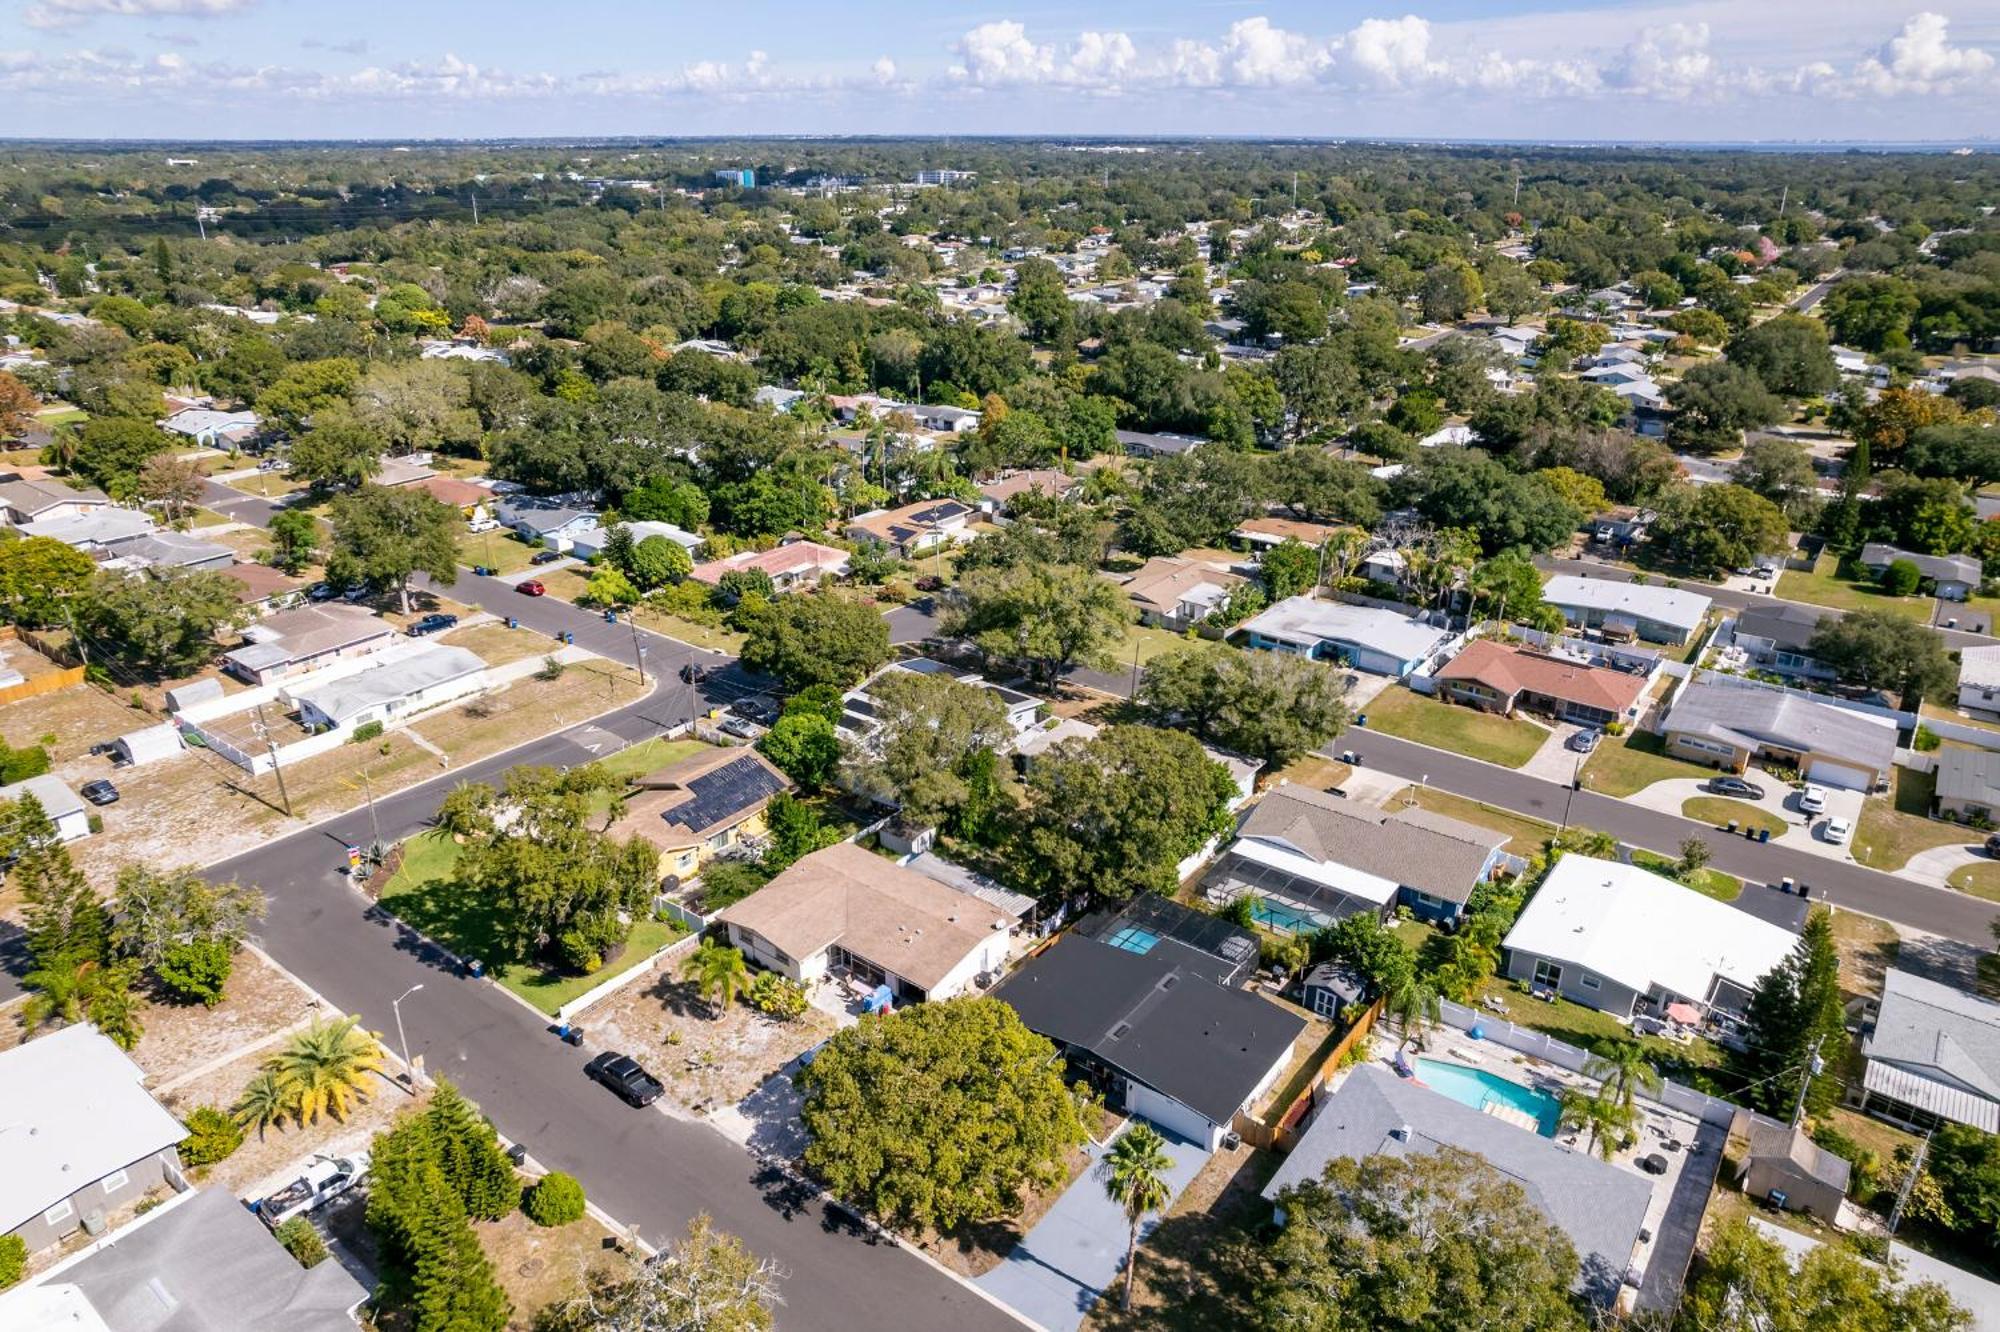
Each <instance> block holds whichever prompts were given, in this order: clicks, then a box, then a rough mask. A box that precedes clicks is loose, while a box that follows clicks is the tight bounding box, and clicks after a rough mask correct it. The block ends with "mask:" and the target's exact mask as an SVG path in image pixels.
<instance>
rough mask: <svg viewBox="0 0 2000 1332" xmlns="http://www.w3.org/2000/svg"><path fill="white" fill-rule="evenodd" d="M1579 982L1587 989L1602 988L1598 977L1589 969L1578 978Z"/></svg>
mask: <svg viewBox="0 0 2000 1332" xmlns="http://www.w3.org/2000/svg"><path fill="white" fill-rule="evenodd" d="M1577 983H1578V984H1579V985H1581V986H1583V988H1584V989H1586V990H1595V989H1598V988H1600V986H1599V984H1598V980H1597V977H1595V976H1593V975H1591V974H1590V973H1589V972H1587V971H1586V972H1584V973H1583V975H1582V976H1580V977H1578V978H1577Z"/></svg>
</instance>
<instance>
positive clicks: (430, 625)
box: [403, 613, 458, 638]
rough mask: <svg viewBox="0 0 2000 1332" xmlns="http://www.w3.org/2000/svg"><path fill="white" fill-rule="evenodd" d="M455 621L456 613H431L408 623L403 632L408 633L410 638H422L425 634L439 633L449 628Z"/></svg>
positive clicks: (456, 621) (456, 620) (456, 618)
mask: <svg viewBox="0 0 2000 1332" xmlns="http://www.w3.org/2000/svg"><path fill="white" fill-rule="evenodd" d="M457 623H458V617H457V616H456V615H441V614H437V613H432V614H430V615H426V616H424V617H423V618H422V619H420V620H416V621H414V622H413V623H412V624H411V625H410V627H409V628H408V629H405V630H404V631H403V632H404V633H406V634H408V635H409V636H410V637H411V638H422V637H423V636H424V635H425V634H435V633H441V632H443V631H444V630H446V629H449V628H451V627H452V626H453V625H455V624H457Z"/></svg>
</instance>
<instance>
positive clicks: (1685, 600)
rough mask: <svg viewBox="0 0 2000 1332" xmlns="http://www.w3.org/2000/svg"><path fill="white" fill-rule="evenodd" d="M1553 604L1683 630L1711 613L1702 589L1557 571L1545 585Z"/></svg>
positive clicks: (1544, 595) (1545, 596)
mask: <svg viewBox="0 0 2000 1332" xmlns="http://www.w3.org/2000/svg"><path fill="white" fill-rule="evenodd" d="M1542 600H1543V601H1546V602H1548V603H1549V604H1550V605H1551V606H1575V607H1578V608H1580V609H1584V610H1599V611H1604V612H1605V613H1606V614H1610V615H1630V616H1634V617H1636V618H1639V619H1645V620H1654V621H1657V622H1659V623H1660V624H1671V625H1674V626H1676V627H1678V628H1682V629H1693V628H1694V627H1695V626H1697V625H1699V624H1700V623H1701V618H1702V616H1704V615H1706V614H1708V608H1709V604H1710V602H1709V599H1708V598H1707V597H1705V596H1702V595H1701V594H1700V593H1699V592H1685V591H1682V590H1681V589H1679V588H1675V587H1657V586H1655V585H1653V584H1651V583H1621V582H1618V581H1617V580H1615V579H1611V578H1579V577H1577V576H1576V575H1575V574H1557V575H1556V576H1555V577H1554V578H1551V579H1549V581H1548V582H1547V583H1546V584H1544V585H1543V587H1542Z"/></svg>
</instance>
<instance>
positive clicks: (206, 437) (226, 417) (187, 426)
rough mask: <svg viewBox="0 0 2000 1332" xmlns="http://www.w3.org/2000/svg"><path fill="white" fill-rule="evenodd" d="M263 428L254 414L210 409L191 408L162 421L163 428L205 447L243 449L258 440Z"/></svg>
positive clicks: (226, 449)
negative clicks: (258, 433) (252, 441)
mask: <svg viewBox="0 0 2000 1332" xmlns="http://www.w3.org/2000/svg"><path fill="white" fill-rule="evenodd" d="M263 427H264V421H263V418H262V417H260V416H258V415H257V413H255V412H218V411H216V410H214V409H213V408H208V407H188V408H184V409H182V410H181V411H178V412H175V413H174V414H173V415H172V416H169V417H168V418H167V419H166V420H164V421H162V422H160V429H162V430H164V431H166V432H167V433H168V434H170V435H181V436H183V437H185V438H187V439H191V440H193V441H194V442H195V443H197V444H199V445H201V446H202V447H204V448H210V449H222V450H224V451H225V452H227V451H229V450H231V449H240V448H242V447H243V446H244V445H245V444H247V443H249V442H250V441H251V440H253V439H255V438H256V437H257V432H258V431H260V430H262V429H263Z"/></svg>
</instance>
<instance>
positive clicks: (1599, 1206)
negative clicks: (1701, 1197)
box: [1264, 1064, 1653, 1301]
mask: <svg viewBox="0 0 2000 1332" xmlns="http://www.w3.org/2000/svg"><path fill="white" fill-rule="evenodd" d="M1403 1129H1407V1130H1408V1131H1409V1132H1408V1140H1407V1141H1404V1140H1402V1139H1399V1138H1398V1137H1396V1136H1394V1135H1395V1134H1396V1133H1397V1131H1399V1130H1403ZM1440 1147H1456V1148H1458V1149H1459V1150H1461V1151H1466V1152H1472V1153H1474V1154H1475V1155H1478V1156H1481V1157H1484V1158H1485V1160H1486V1161H1487V1163H1488V1164H1489V1165H1491V1166H1492V1167H1493V1168H1494V1169H1496V1170H1498V1171H1499V1172H1500V1173H1501V1174H1503V1175H1506V1176H1507V1177H1508V1178H1510V1179H1512V1180H1513V1181H1514V1182H1515V1183H1516V1184H1519V1185H1520V1186H1521V1188H1522V1189H1523V1190H1524V1191H1525V1192H1526V1193H1527V1195H1528V1198H1529V1200H1530V1201H1532V1202H1533V1203H1534V1204H1535V1206H1536V1207H1538V1208H1540V1209H1541V1211H1542V1213H1543V1215H1545V1216H1547V1217H1548V1218H1549V1220H1551V1221H1553V1222H1554V1223H1555V1224H1556V1225H1557V1226H1559V1227H1561V1228H1562V1231H1563V1233H1564V1234H1566V1235H1568V1236H1569V1239H1570V1242H1571V1243H1572V1244H1574V1245H1575V1246H1576V1250H1577V1256H1578V1258H1579V1259H1580V1261H1581V1264H1582V1274H1581V1275H1582V1282H1583V1285H1584V1286H1585V1287H1586V1288H1587V1289H1589V1290H1590V1292H1591V1293H1592V1294H1593V1295H1595V1296H1596V1297H1597V1298H1599V1299H1602V1300H1606V1301H1608V1300H1609V1299H1610V1297H1611V1296H1613V1295H1615V1294H1616V1293H1617V1290H1618V1287H1619V1285H1620V1284H1621V1283H1622V1282H1623V1280H1624V1277H1625V1272H1626V1269H1627V1268H1629V1267H1630V1266H1631V1263H1632V1250H1633V1248H1634V1247H1635V1246H1636V1245H1637V1243H1638V1240H1639V1229H1640V1227H1642V1226H1644V1225H1645V1223H1646V1207H1647V1204H1648V1203H1649V1202H1651V1200H1652V1196H1653V1189H1652V1185H1651V1184H1649V1183H1648V1182H1647V1181H1646V1180H1645V1179H1644V1178H1642V1177H1641V1176H1639V1175H1636V1174H1633V1173H1632V1172H1630V1171H1627V1170H1621V1169H1619V1168H1618V1167H1617V1166H1614V1165H1610V1164H1607V1163H1606V1162H1603V1161H1600V1160H1598V1159H1597V1158H1596V1157H1593V1156H1588V1155H1585V1154H1584V1153H1582V1152H1575V1151H1571V1150H1570V1149H1568V1148H1566V1147H1561V1146H1558V1145H1557V1144H1556V1143H1554V1142H1552V1141H1550V1140H1549V1139H1547V1138H1544V1137H1542V1136H1541V1135H1540V1134H1538V1133H1532V1132H1530V1131H1528V1130H1527V1129H1524V1128H1520V1127H1518V1126H1516V1125H1514V1124H1510V1123H1508V1122H1507V1121H1506V1120H1504V1119H1496V1118H1494V1117H1493V1116H1492V1115H1488V1114H1483V1113H1481V1112H1480V1111H1478V1110H1475V1109H1473V1108H1472V1107H1471V1106H1466V1105H1460V1104H1459V1103H1458V1102H1457V1101H1454V1100H1452V1099H1450V1098H1449V1097H1446V1096H1441V1095H1439V1094H1438V1093H1437V1092H1434V1091H1432V1090H1431V1089H1430V1088H1428V1087H1425V1086H1423V1085H1421V1084H1420V1083H1417V1082H1414V1081H1408V1080H1405V1079H1403V1078H1400V1077H1398V1076H1397V1075H1396V1074H1395V1073H1393V1072H1392V1071H1390V1070H1389V1069H1386V1068H1382V1067H1380V1066H1378V1065H1374V1064H1363V1065H1361V1066H1360V1067H1358V1068H1356V1069H1354V1070H1353V1071H1352V1072H1350V1073H1349V1074H1348V1075H1347V1079H1346V1081H1344V1082H1342V1083H1341V1084H1340V1087H1339V1089H1338V1090H1336V1091H1335V1092H1334V1093H1333V1094H1332V1095H1331V1096H1329V1097H1327V1098H1326V1099H1325V1100H1324V1101H1322V1102H1321V1103H1320V1106H1319V1109H1318V1110H1317V1111H1315V1112H1314V1114H1313V1119H1312V1124H1311V1126H1310V1127H1308V1128H1307V1129H1306V1132H1305V1136H1304V1137H1302V1138H1301V1139H1299V1144H1298V1146H1297V1147H1294V1148H1293V1149H1292V1154H1291V1155H1290V1156H1288V1157H1286V1158H1285V1163H1284V1165H1282V1166H1280V1167H1279V1168H1278V1173H1277V1174H1276V1175H1274V1176H1273V1177H1272V1179H1271V1182H1270V1183H1269V1184H1267V1185H1265V1187H1264V1196H1265V1197H1266V1198H1273V1199H1275V1198H1276V1197H1277V1195H1278V1193H1279V1191H1280V1190H1282V1189H1284V1188H1286V1187H1287V1186H1289V1185H1292V1184H1297V1183H1299V1182H1301V1181H1303V1180H1307V1179H1318V1178H1319V1177H1320V1176H1321V1175H1322V1174H1324V1173H1325V1170H1326V1167H1327V1164H1328V1163H1329V1162H1331V1161H1335V1160H1339V1159H1341V1158H1342V1157H1350V1158H1353V1159H1355V1160H1362V1159H1365V1158H1367V1157H1370V1156H1407V1155H1410V1154H1411V1153H1414V1152H1433V1151H1436V1150H1438V1149H1439V1148H1440Z"/></svg>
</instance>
